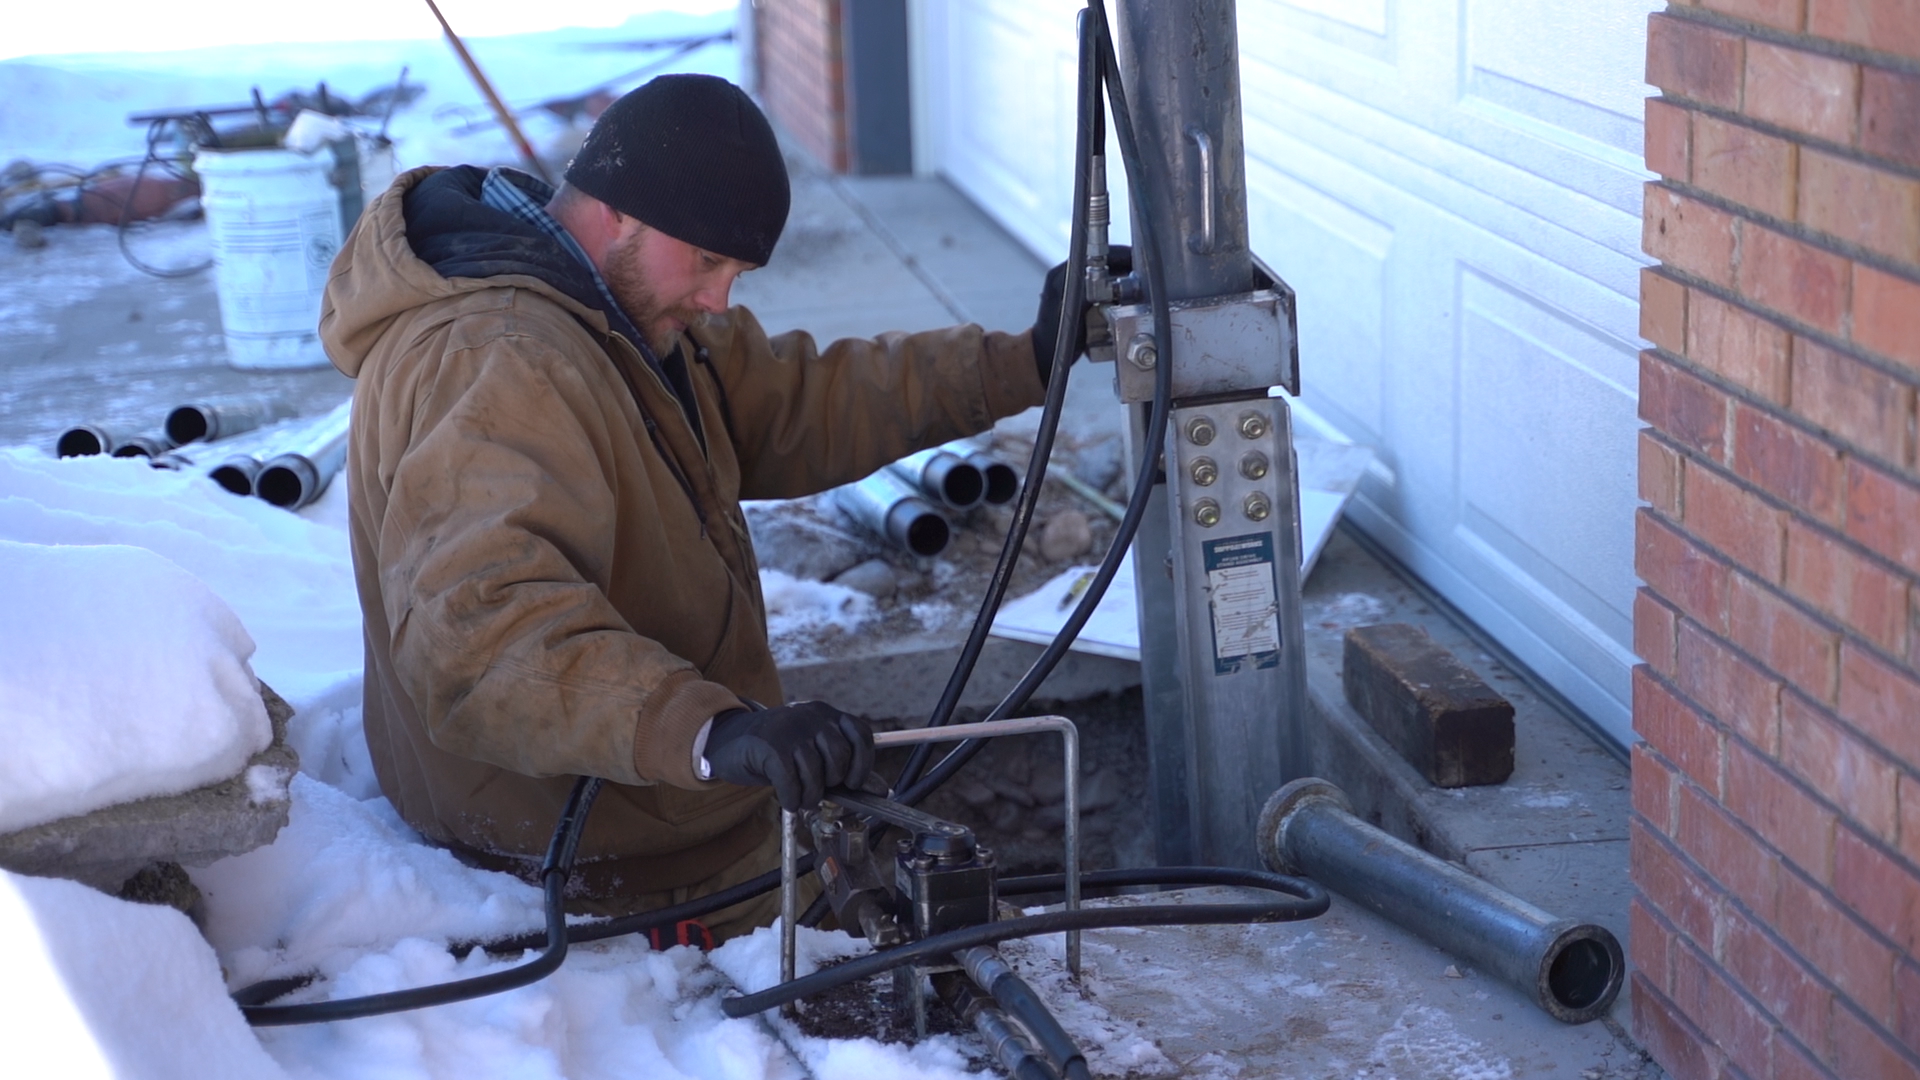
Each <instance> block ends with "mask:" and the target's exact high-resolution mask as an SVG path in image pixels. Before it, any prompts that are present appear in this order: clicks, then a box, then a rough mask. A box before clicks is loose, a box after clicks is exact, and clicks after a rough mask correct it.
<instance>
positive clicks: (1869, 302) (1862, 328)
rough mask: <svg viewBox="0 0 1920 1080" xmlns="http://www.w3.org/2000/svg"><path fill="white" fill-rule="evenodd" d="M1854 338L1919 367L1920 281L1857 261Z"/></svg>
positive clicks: (1916, 368)
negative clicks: (1917, 282)
mask: <svg viewBox="0 0 1920 1080" xmlns="http://www.w3.org/2000/svg"><path fill="white" fill-rule="evenodd" d="M1853 340H1854V341H1856V342H1858V343H1859V344H1861V345H1863V346H1865V347H1867V348H1869V349H1872V350H1873V351H1874V352H1877V353H1879V354H1880V355H1882V356H1888V357H1892V358H1893V359H1895V360H1898V361H1900V362H1901V363H1903V364H1905V365H1906V366H1908V367H1909V368H1912V369H1913V370H1915V371H1920V284H1916V283H1914V282H1912V281H1908V280H1907V279H1905V278H1898V277H1894V276H1893V275H1892V274H1888V273H1885V272H1883V271H1880V270H1876V269H1874V268H1873V267H1871V266H1862V265H1857V264H1856V265H1855V266H1854V268H1853Z"/></svg>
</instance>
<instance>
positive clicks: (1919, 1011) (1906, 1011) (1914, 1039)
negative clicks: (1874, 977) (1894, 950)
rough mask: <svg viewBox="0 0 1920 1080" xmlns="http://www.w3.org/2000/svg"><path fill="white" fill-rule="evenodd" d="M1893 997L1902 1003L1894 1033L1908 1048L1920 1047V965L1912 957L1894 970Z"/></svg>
mask: <svg viewBox="0 0 1920 1080" xmlns="http://www.w3.org/2000/svg"><path fill="white" fill-rule="evenodd" d="M1893 996H1894V1000H1896V1001H1898V1002H1899V1003H1900V1015H1899V1016H1897V1017H1895V1018H1894V1026H1893V1033H1894V1034H1895V1035H1896V1036H1898V1037H1899V1039H1900V1041H1901V1042H1904V1043H1906V1044H1907V1045H1908V1046H1920V965H1916V964H1914V962H1913V960H1912V958H1911V957H1909V958H1908V959H1906V960H1903V961H1901V962H1900V965H1899V966H1898V967H1897V968H1895V969H1894V972H1893Z"/></svg>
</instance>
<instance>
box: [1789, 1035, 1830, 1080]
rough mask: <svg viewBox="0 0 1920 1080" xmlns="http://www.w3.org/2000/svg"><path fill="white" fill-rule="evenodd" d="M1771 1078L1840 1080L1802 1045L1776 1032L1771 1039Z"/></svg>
mask: <svg viewBox="0 0 1920 1080" xmlns="http://www.w3.org/2000/svg"><path fill="white" fill-rule="evenodd" d="M1773 1080H1840V1078H1839V1077H1837V1076H1835V1075H1833V1073H1832V1072H1830V1071H1829V1070H1828V1069H1827V1067H1826V1066H1825V1065H1822V1064H1820V1062H1819V1061H1818V1060H1817V1059H1816V1058H1814V1056H1813V1055H1812V1054H1809V1053H1808V1052H1807V1049H1806V1047H1805V1046H1804V1045H1801V1044H1800V1043H1797V1042H1795V1041H1794V1040H1793V1039H1791V1038H1789V1037H1787V1036H1786V1035H1783V1034H1779V1033H1776V1034H1775V1035H1774V1039H1773Z"/></svg>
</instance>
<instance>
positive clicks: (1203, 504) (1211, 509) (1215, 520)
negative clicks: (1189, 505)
mask: <svg viewBox="0 0 1920 1080" xmlns="http://www.w3.org/2000/svg"><path fill="white" fill-rule="evenodd" d="M1193 520H1194V522H1195V523H1196V524H1198V525H1199V526H1200V527H1201V528H1203V529H1211V528H1213V527H1214V526H1215V525H1218V524H1220V504H1219V503H1217V502H1214V501H1213V500H1212V499H1201V500H1200V501H1199V502H1197V503H1195V504H1194V506H1193Z"/></svg>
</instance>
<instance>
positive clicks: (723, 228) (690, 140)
mask: <svg viewBox="0 0 1920 1080" xmlns="http://www.w3.org/2000/svg"><path fill="white" fill-rule="evenodd" d="M567 183H568V184H570V185H572V186H573V187H576V188H578V189H580V190H581V191H583V192H585V193H587V194H588V195H591V196H593V197H594V198H596V199H599V200H600V201H601V202H603V203H606V204H607V205H608V206H611V207H613V208H614V209H615V210H618V211H620V212H621V213H623V214H626V215H628V216H629V217H635V218H639V219H640V220H641V221H642V222H644V223H646V224H647V225H649V226H651V227H652V228H655V229H659V230H660V231H661V232H663V233H666V234H667V235H668V236H671V237H673V238H674V239H676V240H680V241H684V242H686V243H689V244H692V245H693V246H694V247H698V248H705V249H706V250H708V251H711V252H713V253H715V254H716V255H725V256H727V257H729V258H733V259H742V260H744V261H746V262H750V263H753V264H755V265H756V266H760V265H765V264H766V261H767V259H768V258H769V257H770V256H772V254H773V245H774V244H775V243H776V242H777V241H778V240H779V239H780V230H782V229H784V228H786V225H787V208H788V206H789V205H790V203H791V200H792V192H791V191H790V189H789V188H788V185H787V163H786V162H785V161H784V160H783V159H782V158H781V156H780V144H779V142H778V141H776V140H775V139H774V137H773V126H772V125H770V124H768V123H767V118H766V117H765V116H764V115H762V113H761V112H760V107H759V106H758V105H755V104H754V103H753V99H752V98H749V97H748V96H747V95H746V93H745V92H743V91H742V90H741V89H740V88H739V87H737V86H735V85H733V84H732V83H730V82H728V81H727V80H725V79H722V78H719V77H717V76H713V75H662V76H660V77H658V78H656V79H654V80H653V81H652V82H649V83H647V84H646V85H645V86H642V87H640V88H639V89H638V90H634V91H632V92H630V93H628V94H626V95H625V96H623V97H622V98H620V100H618V101H616V102H614V103H613V104H612V105H611V106H609V107H608V108H607V111H606V112H604V113H601V114H600V119H598V120H596V121H594V125H593V130H592V131H589V132H588V133H587V139H586V141H585V142H584V143H582V144H581V146H580V152H579V153H578V154H576V155H575V156H574V159H573V162H572V163H571V164H569V165H568V166H567Z"/></svg>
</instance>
